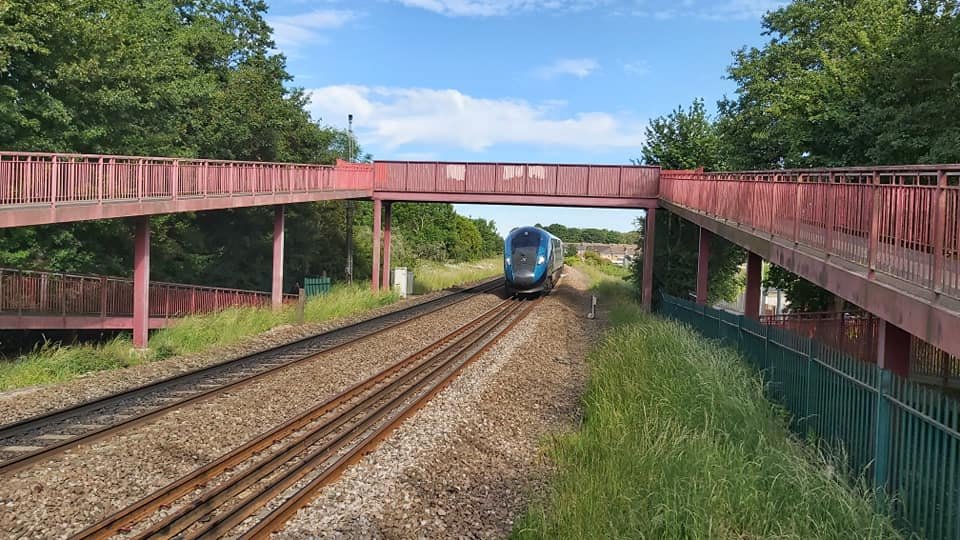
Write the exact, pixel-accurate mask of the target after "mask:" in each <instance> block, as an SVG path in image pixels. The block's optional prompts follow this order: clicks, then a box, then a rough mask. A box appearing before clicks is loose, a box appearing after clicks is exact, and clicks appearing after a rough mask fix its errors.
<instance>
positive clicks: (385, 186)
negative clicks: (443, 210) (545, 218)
mask: <svg viewBox="0 0 960 540" xmlns="http://www.w3.org/2000/svg"><path fill="white" fill-rule="evenodd" d="M659 174H660V169H659V167H643V166H620V165H556V164H525V163H447V162H414V161H377V162H375V163H374V188H375V189H376V190H378V191H400V192H423V193H488V194H497V193H499V194H509V195H541V196H543V195H554V196H573V197H622V198H632V197H652V198H655V197H657V195H658V194H659V191H660V190H659V181H658V177H659Z"/></svg>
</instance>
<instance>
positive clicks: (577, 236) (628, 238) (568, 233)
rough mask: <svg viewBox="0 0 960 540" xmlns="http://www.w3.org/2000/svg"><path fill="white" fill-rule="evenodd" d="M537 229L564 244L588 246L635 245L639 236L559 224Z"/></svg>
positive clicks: (632, 233) (631, 233) (632, 232)
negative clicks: (574, 243)
mask: <svg viewBox="0 0 960 540" xmlns="http://www.w3.org/2000/svg"><path fill="white" fill-rule="evenodd" d="M536 226H537V227H540V228H541V229H543V230H545V231H547V232H549V233H550V234H552V235H554V236H556V237H557V238H559V239H561V240H563V241H564V242H586V243H589V244H636V243H637V241H638V239H639V235H638V234H637V232H636V231H629V232H620V231H611V230H610V229H597V228H593V227H587V228H585V229H580V228H577V227H567V226H565V225H561V224H560V223H551V224H550V225H546V226H544V225H541V224H539V223H537V224H536Z"/></svg>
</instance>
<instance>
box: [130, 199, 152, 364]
mask: <svg viewBox="0 0 960 540" xmlns="http://www.w3.org/2000/svg"><path fill="white" fill-rule="evenodd" d="M136 224H137V225H136V232H135V233H134V234H135V236H134V240H133V346H134V347H136V348H138V349H145V348H146V347H147V338H148V337H149V336H148V335H149V330H150V218H149V217H147V216H142V217H138V218H136Z"/></svg>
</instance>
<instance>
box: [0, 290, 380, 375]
mask: <svg viewBox="0 0 960 540" xmlns="http://www.w3.org/2000/svg"><path fill="white" fill-rule="evenodd" d="M397 299H398V296H397V294H396V293H394V292H386V293H380V294H374V293H372V292H371V291H370V286H369V283H358V284H355V285H337V286H334V287H333V288H332V289H331V290H330V292H329V293H327V294H325V295H323V296H318V297H313V298H311V299H310V300H309V301H308V302H307V304H306V306H305V307H304V320H305V321H306V322H323V321H327V320H331V319H337V318H342V317H349V316H351V315H356V314H358V313H362V312H364V311H368V310H371V309H374V308H377V307H380V306H384V305H387V304H391V303H393V302H395V301H396V300H397ZM295 318H296V308H295V307H294V306H286V307H284V308H283V309H281V310H278V311H274V310H272V309H270V308H268V307H265V308H231V309H226V310H223V311H220V312H217V313H210V314H206V315H197V316H193V317H186V318H183V319H181V320H179V321H177V324H176V325H174V326H171V327H169V328H164V329H162V330H157V331H156V332H154V333H152V334H151V336H150V342H149V349H148V350H147V351H145V352H142V353H138V352H136V351H134V350H133V344H132V342H131V341H130V338H129V337H128V336H120V337H117V338H114V339H112V340H110V341H109V342H107V343H103V344H95V345H94V344H82V345H69V346H59V345H56V344H49V343H48V344H44V345H42V346H39V347H37V348H36V349H35V350H34V351H32V352H30V353H28V354H25V355H22V356H21V357H20V358H17V359H16V360H13V361H7V362H2V363H0V390H9V389H12V388H21V387H24V386H34V385H38V384H47V383H52V382H60V381H65V380H69V379H73V378H75V377H77V376H79V375H83V374H85V373H90V372H94V371H103V370H107V369H115V368H121V367H128V366H132V365H137V364H140V363H143V362H149V361H153V360H159V359H162V358H167V357H170V356H175V355H179V354H188V353H195V352H199V351H203V350H205V349H209V348H212V347H216V346H225V345H230V344H233V343H236V342H238V341H240V340H242V339H244V338H246V337H249V336H252V335H255V334H259V333H261V332H265V331H267V330H270V329H271V328H275V327H277V326H281V325H284V324H292V323H293V322H295Z"/></svg>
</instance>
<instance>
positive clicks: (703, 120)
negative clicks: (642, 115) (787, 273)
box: [632, 100, 744, 301]
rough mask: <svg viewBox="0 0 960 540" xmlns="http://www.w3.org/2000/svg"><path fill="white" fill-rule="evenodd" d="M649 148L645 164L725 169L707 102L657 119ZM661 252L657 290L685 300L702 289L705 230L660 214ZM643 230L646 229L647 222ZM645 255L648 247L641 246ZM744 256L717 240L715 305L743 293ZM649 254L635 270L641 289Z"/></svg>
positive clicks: (712, 284) (656, 272)
mask: <svg viewBox="0 0 960 540" xmlns="http://www.w3.org/2000/svg"><path fill="white" fill-rule="evenodd" d="M646 135H647V142H646V143H644V146H643V148H642V150H641V155H642V158H641V159H640V160H638V161H642V162H643V163H645V164H649V165H659V166H661V167H663V168H664V169H694V168H700V167H703V168H705V169H709V170H716V169H718V168H721V167H722V160H721V158H720V150H719V142H718V140H719V139H718V135H717V128H716V125H715V124H714V122H713V121H712V120H711V118H710V117H709V116H708V115H707V112H706V109H705V108H704V105H703V102H702V101H701V100H697V101H694V102H693V104H692V105H691V106H690V108H689V110H685V109H684V108H683V107H678V108H677V109H676V110H674V111H673V112H672V113H670V114H669V115H667V116H664V117H660V118H657V119H654V120H653V121H652V122H651V123H650V127H648V128H647V134H646ZM656 220H657V223H656V238H655V239H654V241H655V244H656V250H655V251H654V260H653V280H654V286H655V287H656V288H658V289H661V290H663V291H664V292H666V293H668V294H671V295H674V296H679V297H682V298H685V297H687V296H688V295H689V293H690V292H691V291H694V290H695V289H696V280H697V257H698V249H699V235H700V229H699V227H697V226H696V225H694V224H692V223H690V222H688V221H685V220H683V219H681V218H680V217H679V216H676V215H674V214H671V213H670V212H666V211H660V212H658V213H657V218H656ZM638 226H639V227H640V228H643V222H642V220H641V221H639V222H638ZM640 248H641V249H643V244H642V243H641V244H640ZM743 260H744V252H743V251H742V250H741V249H739V248H737V247H736V246H734V245H733V244H731V243H729V242H727V241H725V240H723V239H722V238H719V237H715V238H714V240H713V244H712V249H711V251H710V279H709V299H710V300H711V301H716V300H730V299H733V298H734V297H735V296H736V294H737V293H738V292H739V290H740V288H741V283H740V282H739V279H738V277H737V275H738V270H739V266H740V264H742V262H743ZM645 261H646V254H644V256H643V257H641V258H638V259H637V260H636V261H634V264H633V270H632V272H633V273H632V275H633V281H634V282H635V283H636V285H637V286H638V288H639V287H640V285H641V284H642V280H643V265H644V264H645Z"/></svg>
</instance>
